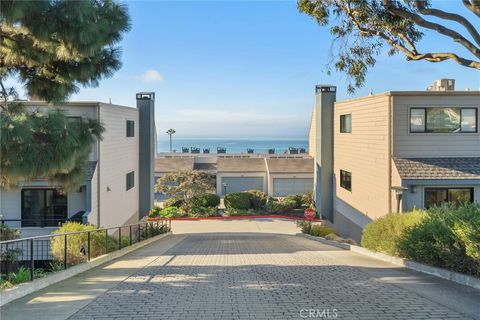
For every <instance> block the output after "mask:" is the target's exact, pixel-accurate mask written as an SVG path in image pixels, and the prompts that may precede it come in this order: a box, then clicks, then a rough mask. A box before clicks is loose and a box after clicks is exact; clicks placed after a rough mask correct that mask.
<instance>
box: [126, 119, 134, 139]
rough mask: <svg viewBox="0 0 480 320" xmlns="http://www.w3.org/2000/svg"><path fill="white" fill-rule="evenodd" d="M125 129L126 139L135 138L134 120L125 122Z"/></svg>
mask: <svg viewBox="0 0 480 320" xmlns="http://www.w3.org/2000/svg"><path fill="white" fill-rule="evenodd" d="M126 128H127V134H126V137H127V138H133V137H135V120H127V121H126Z"/></svg>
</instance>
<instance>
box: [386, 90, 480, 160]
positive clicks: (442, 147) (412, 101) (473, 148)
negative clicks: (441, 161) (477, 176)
mask: <svg viewBox="0 0 480 320" xmlns="http://www.w3.org/2000/svg"><path fill="white" fill-rule="evenodd" d="M422 106H425V107H428V106H451V107H471V106H473V107H476V108H477V110H478V108H479V106H480V94H479V95H477V96H475V95H465V96H462V95H454V96H453V95H452V96H415V95H412V96H394V97H393V155H394V156H396V157H405V158H408V157H479V156H480V133H478V132H477V133H441V134H439V133H410V117H409V108H411V107H422ZM479 116H480V110H479V111H478V112H477V127H478V124H479V120H480V119H478V117H479Z"/></svg>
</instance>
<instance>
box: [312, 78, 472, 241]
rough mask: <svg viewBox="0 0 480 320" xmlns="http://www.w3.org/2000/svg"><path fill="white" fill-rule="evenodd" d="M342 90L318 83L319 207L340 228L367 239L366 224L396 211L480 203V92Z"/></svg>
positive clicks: (317, 155) (349, 234)
mask: <svg viewBox="0 0 480 320" xmlns="http://www.w3.org/2000/svg"><path fill="white" fill-rule="evenodd" d="M335 91H336V90H335V87H333V86H317V103H316V105H315V107H314V108H315V112H314V114H315V119H314V121H312V126H311V132H312V131H315V135H314V137H313V138H314V139H315V142H312V144H315V145H316V149H315V159H316V160H315V162H316V183H315V190H316V199H317V206H318V210H319V212H320V213H321V214H322V215H323V216H324V217H325V218H326V219H327V220H328V221H330V222H331V223H332V224H333V226H334V227H335V228H336V230H337V231H338V232H339V233H340V234H342V235H344V236H348V237H352V238H354V239H356V240H359V239H360V238H361V232H362V229H363V227H364V226H365V225H366V224H368V223H369V222H371V221H372V220H373V219H376V218H379V217H381V216H384V215H386V214H388V213H391V212H402V211H408V210H412V209H414V208H420V209H421V208H428V207H431V206H434V205H441V204H443V203H446V202H457V203H461V202H473V201H477V202H479V201H480V133H479V131H478V121H479V108H480V92H478V91H477V92H473V91H464V92H459V91H408V92H407V91H405V92H403V91H402V92H398V91H397V92H386V93H382V94H376V95H369V96H366V97H360V98H355V99H350V100H345V101H339V102H335V100H336V98H335V94H336V92H335ZM329 122H330V123H331V124H332V125H329V124H328V123H329ZM319 124H320V125H319Z"/></svg>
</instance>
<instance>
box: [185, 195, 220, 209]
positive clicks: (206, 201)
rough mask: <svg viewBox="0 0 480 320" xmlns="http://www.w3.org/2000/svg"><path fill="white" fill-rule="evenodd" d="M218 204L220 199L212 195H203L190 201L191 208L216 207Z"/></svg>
mask: <svg viewBox="0 0 480 320" xmlns="http://www.w3.org/2000/svg"><path fill="white" fill-rule="evenodd" d="M219 204H220V197H219V196H218V195H216V194H213V193H204V194H201V195H199V196H196V197H193V198H192V199H191V201H190V205H191V206H192V207H206V208H212V207H217V206H218V205H219Z"/></svg>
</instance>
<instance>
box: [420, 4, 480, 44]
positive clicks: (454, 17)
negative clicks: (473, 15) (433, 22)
mask: <svg viewBox="0 0 480 320" xmlns="http://www.w3.org/2000/svg"><path fill="white" fill-rule="evenodd" d="M415 6H416V7H417V9H418V11H419V12H420V13H421V14H424V15H429V16H434V17H438V18H442V19H445V20H450V21H455V22H458V23H459V24H461V25H462V26H464V27H465V29H467V31H468V33H470V35H471V36H472V38H473V39H474V40H475V42H476V43H477V44H478V45H480V34H479V33H478V31H477V29H475V27H474V26H473V24H471V23H470V21H468V20H467V19H465V18H464V17H463V16H461V15H459V14H455V13H451V12H446V11H443V10H439V9H433V8H426V7H425V1H421V0H416V1H415Z"/></svg>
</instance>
